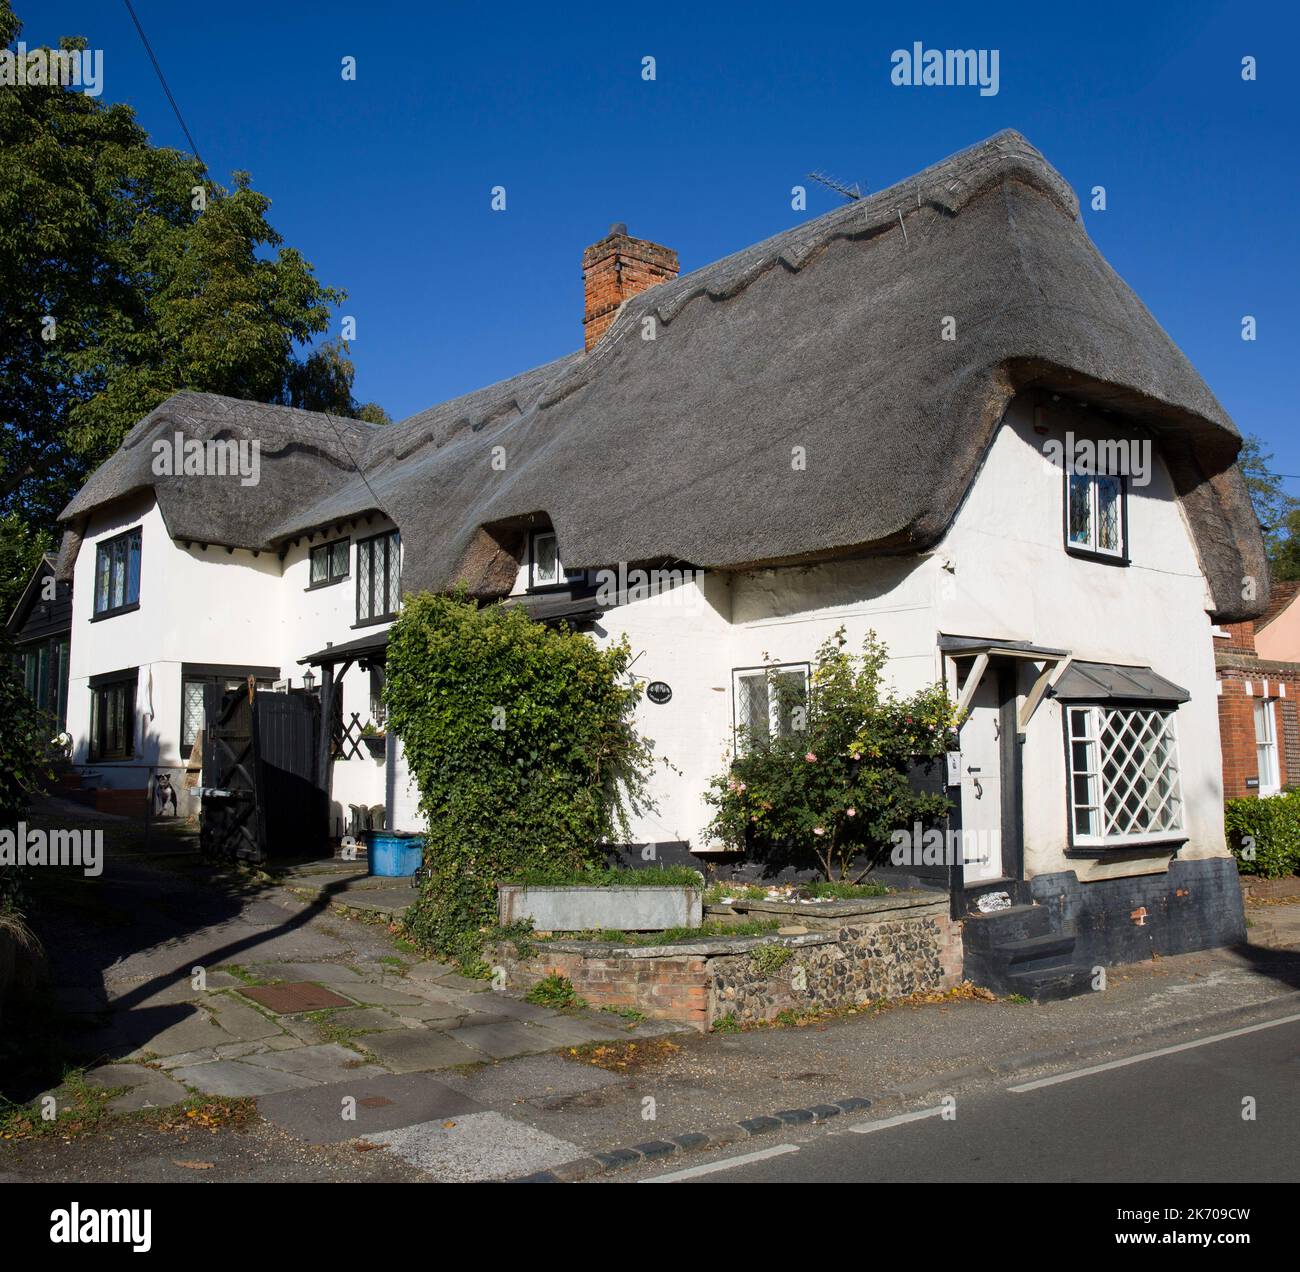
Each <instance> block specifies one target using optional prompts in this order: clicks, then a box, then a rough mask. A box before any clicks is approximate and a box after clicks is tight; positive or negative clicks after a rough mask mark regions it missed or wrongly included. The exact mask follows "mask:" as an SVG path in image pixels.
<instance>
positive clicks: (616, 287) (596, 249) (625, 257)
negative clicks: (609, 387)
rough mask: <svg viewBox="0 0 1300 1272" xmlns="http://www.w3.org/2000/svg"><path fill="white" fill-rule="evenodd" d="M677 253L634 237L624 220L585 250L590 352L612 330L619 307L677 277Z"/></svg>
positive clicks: (585, 325)
mask: <svg viewBox="0 0 1300 1272" xmlns="http://www.w3.org/2000/svg"><path fill="white" fill-rule="evenodd" d="M677 273H678V264H677V253H676V252H674V251H672V250H671V249H670V248H667V247H660V246H659V244H658V243H651V242H649V241H647V240H646V239H637V238H631V237H629V235H628V232H627V226H626V225H624V224H623V223H622V222H621V221H620V222H619V223H618V224H617V225H611V226H610V227H609V233H608V234H606V235H605V237H604V238H603V239H601V240H600V242H599V243H593V244H592V245H591V246H590V247H589V248H587V250H586V251H585V252H583V254H582V283H583V289H584V291H585V294H586V312H584V314H583V315H582V329H583V334H584V336H585V337H586V348H587V350H588V352H590V350H591V349H592V348H593V347H594V346H595V345H596V344H597V343H598V342H599V340H600V338H601V336H603V335H604V334H605V332H606V331H608V330H609V327H610V324H611V323H612V322H613V321H614V318H615V316H616V315H617V314H618V307H619V306H620V305H621V304H622V303H623V302H624V301H625V300H629V299H631V297H633V296H636V295H639V294H640V293H641V292H643V291H645V290H646V289H647V288H649V287H653V286H654V285H655V284H656V283H666V282H671V281H672V280H673V279H674V278H676V277H677Z"/></svg>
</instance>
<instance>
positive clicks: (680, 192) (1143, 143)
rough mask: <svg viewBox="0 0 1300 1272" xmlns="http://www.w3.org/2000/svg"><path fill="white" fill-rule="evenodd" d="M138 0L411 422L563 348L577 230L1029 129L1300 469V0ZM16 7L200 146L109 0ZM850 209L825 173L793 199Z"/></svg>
mask: <svg viewBox="0 0 1300 1272" xmlns="http://www.w3.org/2000/svg"><path fill="white" fill-rule="evenodd" d="M134 3H135V6H136V11H137V13H138V14H139V16H140V19H141V21H142V23H143V24H144V27H145V31H146V33H147V34H148V35H149V37H150V40H151V42H152V44H153V47H154V51H155V53H156V54H157V56H158V58H159V61H160V62H161V65H162V68H163V71H164V73H165V74H166V75H167V77H168V80H169V82H170V84H171V87H172V90H173V92H174V94H175V95H176V98H177V100H178V102H179V104H180V107H181V111H182V113H183V114H184V116H185V119H186V121H187V123H188V124H189V127H190V130H191V132H192V133H193V135H194V139H195V141H196V142H197V144H198V147H199V149H200V151H201V152H202V154H203V157H204V159H205V160H206V161H207V163H208V165H209V167H210V168H211V170H212V172H213V174H214V175H215V177H216V178H217V179H218V180H220V181H222V182H223V183H225V184H229V180H230V172H231V171H232V170H233V169H236V168H243V169H247V170H248V171H250V172H251V173H252V176H253V184H254V186H255V187H256V188H257V189H258V190H261V191H262V192H263V193H265V194H267V195H268V196H269V197H270V198H271V199H272V201H273V206H272V211H271V219H272V222H273V224H274V225H275V226H276V227H277V229H278V230H279V231H280V232H281V233H282V234H283V235H284V236H285V239H286V241H287V242H288V243H290V244H292V245H293V246H295V247H297V248H298V249H300V250H301V251H302V252H303V254H304V255H305V256H306V257H307V259H308V260H310V261H311V262H312V263H313V264H314V265H315V267H316V270H317V273H318V275H319V276H320V278H321V279H322V280H323V281H324V282H326V283H329V284H332V285H335V286H339V287H343V288H345V289H346V290H347V292H348V293H349V299H348V300H347V302H346V303H345V304H344V305H343V307H342V309H341V311H340V312H341V313H348V314H352V315H354V316H355V317H356V319H357V322H358V337H357V340H356V341H355V343H354V344H353V356H354V358H355V361H356V364H357V368H358V375H357V385H356V391H357V395H358V397H360V398H361V399H363V400H366V399H374V400H376V401H379V402H380V403H382V404H383V405H384V406H385V407H386V408H387V409H388V411H389V412H390V413H391V414H392V415H393V416H394V418H401V417H402V416H404V415H407V414H409V413H411V412H413V411H416V410H419V409H421V408H422V407H425V406H428V405H430V404H432V403H434V402H437V401H441V400H443V399H445V398H447V397H451V396H454V395H456V394H458V393H461V392H465V391H467V390H470V389H473V388H477V387H479V386H481V385H484V384H487V383H490V382H491V381H493V380H497V379H501V378H503V377H505V376H508V375H510V374H513V373H515V372H517V371H521V370H523V369H525V368H528V367H531V366H535V365H536V364H538V363H541V362H545V361H547V360H549V359H551V358H554V357H558V356H560V355H561V354H564V353H567V352H569V351H571V350H572V349H574V348H576V347H578V346H579V345H580V343H581V328H580V319H581V308H582V287H581V280H580V267H579V258H580V254H581V250H582V248H583V247H584V246H585V245H586V244H588V243H590V242H593V241H594V240H595V239H597V238H599V237H600V236H601V235H602V234H603V233H604V232H605V231H606V229H607V228H608V226H609V224H610V223H611V222H612V221H615V220H621V221H626V222H627V224H628V227H629V230H630V231H631V232H632V233H633V234H635V235H638V236H641V237H644V238H650V239H654V240H656V241H658V242H661V243H665V244H667V245H669V246H671V247H673V248H675V249H676V250H677V251H678V253H679V254H680V257H681V262H682V268H683V269H684V270H689V269H693V268H695V267H697V266H700V265H703V264H706V263H708V262H709V261H712V260H715V259H717V258H718V257H720V256H723V255H726V254H727V253H729V252H732V251H735V250H737V249H739V248H741V247H744V246H745V245H747V244H749V243H751V242H754V241H756V240H758V239H760V238H763V237H766V236H767V235H769V234H772V233H775V232H777V231H779V230H781V229H784V228H786V227H788V226H790V225H792V224H794V223H795V222H797V221H798V220H801V219H803V216H801V215H800V214H797V213H795V212H793V211H792V210H791V208H790V188H791V186H792V185H794V184H796V183H801V182H802V181H803V178H804V174H805V173H807V172H808V171H809V170H810V169H823V170H826V171H828V172H830V173H832V174H834V175H836V176H839V177H841V178H843V179H845V180H848V181H855V180H856V181H858V182H860V183H861V184H862V186H863V188H864V189H866V190H877V189H880V188H881V187H883V186H885V185H888V184H890V183H892V182H894V181H896V180H899V179H901V178H903V177H906V176H908V175H910V174H911V173H913V172H916V171H917V170H919V169H920V168H922V167H925V166H926V165H927V164H930V163H932V162H934V161H935V160H937V159H940V158H942V157H943V156H945V155H947V154H950V153H951V152H953V151H954V150H958V149H960V148H962V147H964V146H967V145H970V144H971V143H973V142H976V141H979V140H980V139H982V138H984V137H987V136H989V135H990V134H992V133H994V132H996V131H998V130H999V129H1001V128H1007V127H1013V128H1017V129H1019V130H1020V131H1021V132H1023V133H1024V134H1025V135H1026V136H1027V137H1028V138H1029V140H1030V141H1031V142H1033V143H1034V144H1035V145H1036V146H1037V147H1038V148H1039V149H1040V150H1042V151H1043V153H1044V154H1045V155H1046V156H1047V158H1048V160H1049V161H1050V162H1052V163H1053V164H1054V165H1055V166H1056V167H1057V168H1058V169H1059V170H1060V171H1061V173H1062V174H1063V175H1064V176H1065V178H1066V179H1067V180H1068V181H1069V182H1070V183H1071V184H1072V185H1073V186H1074V188H1075V190H1076V191H1077V192H1078V193H1079V195H1080V199H1081V202H1084V203H1085V205H1086V202H1087V195H1088V191H1090V190H1091V188H1092V187H1093V186H1094V185H1104V186H1105V187H1106V190H1107V194H1108V201H1109V208H1108V210H1107V211H1105V212H1102V213H1097V212H1091V211H1088V212H1086V213H1085V217H1086V224H1087V227H1088V230H1089V233H1090V234H1091V235H1092V237H1093V239H1094V240H1095V241H1096V243H1097V244H1098V246H1099V247H1100V248H1101V250H1102V252H1103V253H1104V254H1105V255H1106V256H1107V258H1108V259H1109V260H1110V262H1111V264H1112V265H1113V266H1114V267H1115V268H1116V269H1117V270H1118V271H1119V273H1120V274H1121V275H1122V276H1123V277H1124V278H1125V279H1126V280H1127V281H1128V282H1129V284H1130V285H1131V286H1132V287H1133V288H1134V289H1135V290H1136V291H1137V293H1138V294H1139V295H1140V296H1141V297H1142V298H1143V300H1144V301H1145V302H1146V304H1147V305H1148V306H1149V307H1150V309H1151V310H1152V312H1153V313H1154V314H1155V316H1156V317H1157V319H1159V321H1160V322H1161V323H1163V325H1164V326H1165V328H1166V329H1167V330H1168V331H1169V333H1170V334H1171V335H1172V336H1173V338H1174V339H1175V340H1176V341H1177V342H1178V343H1179V344H1180V345H1181V346H1182V348H1183V350H1184V351H1185V352H1186V353H1187V355H1188V356H1189V357H1190V359H1191V360H1192V362H1193V363H1194V364H1195V365H1196V367H1197V368H1198V369H1199V370H1200V372H1201V374H1202V375H1203V376H1204V377H1205V379H1206V380H1207V381H1208V383H1209V384H1210V386H1211V388H1213V390H1214V391H1215V392H1216V393H1217V394H1218V396H1219V398H1220V400H1221V401H1222V402H1223V403H1224V405H1225V406H1226V407H1227V409H1228V411H1229V412H1230V413H1231V415H1232V416H1233V418H1234V419H1235V420H1236V421H1237V424H1238V426H1239V427H1240V428H1241V429H1242V431H1243V432H1254V433H1258V434H1260V435H1261V436H1262V437H1263V438H1264V439H1265V442H1266V443H1267V445H1268V446H1269V447H1270V448H1271V449H1272V450H1273V451H1274V453H1275V455H1276V462H1277V466H1278V467H1279V468H1281V469H1282V470H1283V471H1285V472H1288V473H1300V436H1298V435H1297V429H1296V427H1295V421H1296V408H1295V395H1294V391H1293V390H1292V389H1291V385H1290V380H1291V377H1289V376H1286V375H1284V371H1285V370H1291V369H1292V368H1293V367H1294V365H1295V364H1296V361H1297V349H1296V334H1295V327H1294V306H1295V304H1296V299H1297V290H1296V284H1297V264H1298V260H1300V253H1297V219H1298V218H1297V208H1300V197H1298V196H1300V190H1298V189H1297V186H1298V185H1300V176H1298V165H1297V142H1296V137H1297V131H1298V125H1300V112H1297V109H1296V93H1297V75H1296V71H1295V67H1294V62H1293V59H1294V50H1295V48H1296V47H1297V38H1298V37H1300V20H1297V18H1296V16H1295V14H1296V6H1295V5H1294V4H1283V3H1243V2H1242V0H1233V2H1231V3H1205V2H1192V3H1165V4H1148V3H1135V2H1133V0H1129V2H1127V3H1123V4H1112V3H1090V4H1087V5H1052V4H1043V3H1041V0H1039V2H1038V3H1015V4H1001V5H997V4H981V5H976V4H969V3H967V4H956V3H952V4H929V5H926V6H916V5H910V4H896V5H883V4H869V5H866V4H862V3H860V2H858V3H853V4H843V5H838V4H837V5H829V4H827V5H809V4H794V5H792V4H789V3H786V4H764V3H744V4H727V3H713V4H702V3H698V2H697V3H694V4H689V5H677V4H670V3H661V4H654V5H646V4H638V3H627V4H602V5H590V6H586V5H575V4H567V3H566V4H558V5H557V4H545V3H530V4H516V3H512V2H511V0H504V2H500V3H491V4H464V3H449V4H448V3H443V4H438V3H431V4H426V3H415V2H412V3H399V2H397V0H369V2H368V3H356V0H346V2H345V0H311V2H310V3H307V2H306V0H257V2H256V3H254V2H253V0H220V3H218V4H193V3H178V2H177V0H134ZM14 6H15V8H16V10H17V12H18V14H19V16H20V17H21V18H22V19H23V20H24V22H25V24H26V25H25V31H24V38H25V39H26V40H28V42H29V43H38V42H53V41H54V40H56V39H57V37H58V36H60V35H65V34H69V35H70V34H80V35H85V36H87V37H88V38H89V39H90V42H91V45H92V47H95V48H102V49H103V50H104V58H105V81H106V84H105V92H104V100H113V101H124V102H127V103H129V104H130V105H131V106H133V107H134V108H135V110H136V112H137V114H138V116H139V118H140V120H141V121H142V123H143V124H144V125H145V127H147V128H148V129H149V131H150V133H151V134H152V135H153V137H154V139H155V141H157V142H158V143H160V144H165V145H173V146H178V147H182V148H185V147H186V143H185V139H184V137H183V135H182V133H181V131H180V128H179V126H178V125H177V123H176V120H175V118H174V117H173V115H172V112H171V109H170V107H169V106H168V104H167V101H166V98H165V97H164V95H163V92H162V89H161V88H160V86H159V84H158V82H157V80H156V78H155V76H154V72H153V70H152V68H151V66H150V65H149V62H148V60H147V58H146V56H145V53H144V51H143V48H142V47H141V45H140V41H139V39H138V37H137V35H136V32H135V30H134V28H133V27H132V25H131V22H130V19H129V17H128V15H127V12H126V10H125V7H124V6H123V4H122V3H121V0H14ZM915 40H921V41H923V42H924V44H925V46H926V47H927V48H941V49H942V48H984V49H997V50H999V57H1000V71H1001V83H1000V91H999V92H998V94H997V95H996V96H988V97H983V96H980V95H979V93H978V91H977V90H976V89H972V88H956V87H953V88H902V87H895V86H893V85H892V84H891V83H890V79H889V72H890V53H891V52H892V51H893V50H894V49H896V48H900V47H909V48H910V47H911V45H912V43H913V41H915ZM1247 54H1250V55H1253V56H1255V57H1256V58H1257V59H1258V65H1259V72H1258V73H1259V78H1258V80H1257V82H1255V83H1244V82H1243V81H1242V79H1241V71H1240V63H1241V58H1242V57H1243V56H1244V55H1247ZM345 55H351V56H353V57H355V58H356V59H357V64H358V76H357V80H356V82H355V83H347V82H344V81H343V79H342V78H341V75H340V65H341V59H342V58H343V57H344V56H345ZM647 55H650V56H653V57H655V58H656V59H657V78H656V80H655V81H654V82H652V83H647V82H645V81H644V80H643V79H642V78H641V59H642V58H643V57H644V56H647ZM1289 59H1290V60H1289ZM494 185H503V186H505V187H506V189H507V197H508V210H507V211H506V212H504V213H494V212H492V211H491V209H490V206H489V191H490V189H491V187H492V186H494ZM836 202H837V200H836V198H835V196H833V195H831V194H830V193H829V192H825V191H817V190H816V189H815V188H813V189H810V196H809V210H808V213H807V214H806V215H813V214H815V213H818V212H822V211H826V210H828V209H829V208H830V207H832V206H834V205H835V203H836ZM1244 314H1252V315H1254V316H1255V318H1256V319H1257V320H1258V324H1259V338H1258V340H1257V341H1256V342H1254V343H1253V344H1252V343H1247V342H1244V341H1243V340H1242V339H1241V318H1242V316H1243V315H1244ZM1288 315H1291V316H1290V317H1289V316H1288ZM335 334H337V322H336V325H335ZM1287 488H1288V489H1289V490H1290V491H1291V492H1292V493H1294V494H1297V495H1300V480H1296V481H1290V482H1288V483H1287Z"/></svg>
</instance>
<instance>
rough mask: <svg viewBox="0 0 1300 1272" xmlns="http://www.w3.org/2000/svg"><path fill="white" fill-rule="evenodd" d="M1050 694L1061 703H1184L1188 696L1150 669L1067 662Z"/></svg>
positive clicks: (1185, 691) (1178, 687) (1184, 691)
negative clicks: (1068, 663) (1067, 664)
mask: <svg viewBox="0 0 1300 1272" xmlns="http://www.w3.org/2000/svg"><path fill="white" fill-rule="evenodd" d="M1051 692H1052V697H1053V698H1060V699H1061V700H1062V701H1065V702H1149V703H1157V702H1187V701H1189V700H1190V699H1191V696H1192V695H1191V694H1190V693H1188V692H1187V690H1186V689H1184V688H1183V687H1182V686H1181V685H1176V684H1174V682H1173V681H1172V680H1166V679H1165V678H1164V677H1163V676H1159V675H1157V674H1156V673H1155V672H1154V671H1152V670H1151V668H1150V667H1121V666H1119V665H1117V664H1116V663H1095V662H1071V663H1070V666H1069V667H1068V668H1067V670H1066V671H1065V673H1064V674H1063V675H1062V676H1060V677H1059V679H1058V680H1057V681H1056V683H1055V684H1054V685H1053V686H1052V691H1051Z"/></svg>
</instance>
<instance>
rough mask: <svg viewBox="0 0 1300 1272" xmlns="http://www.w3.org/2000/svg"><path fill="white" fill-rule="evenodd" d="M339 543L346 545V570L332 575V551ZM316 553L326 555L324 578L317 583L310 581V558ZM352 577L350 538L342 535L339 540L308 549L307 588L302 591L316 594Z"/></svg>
mask: <svg viewBox="0 0 1300 1272" xmlns="http://www.w3.org/2000/svg"><path fill="white" fill-rule="evenodd" d="M340 543H346V544H347V545H348V546H347V558H346V560H347V569H345V570H344V571H343V573H342V574H335V573H334V549H335V548H336V547H338V545H339V544H340ZM317 552H324V553H327V556H326V558H325V577H324V578H323V579H322V580H321V581H320V582H319V583H313V582H312V581H311V576H312V558H313V557H314V556H315V555H316V553H317ZM351 577H352V536H351V535H344V536H343V537H342V538H339V539H329V540H327V541H326V542H325V543H318V544H316V546H315V547H309V548H308V550H307V586H306V587H305V588H304V589H303V590H304V591H306V592H316V591H319V590H320V589H321V588H323V587H333V586H334V585H335V584H336V583H343V582H345V581H346V580H347V579H350V578H351Z"/></svg>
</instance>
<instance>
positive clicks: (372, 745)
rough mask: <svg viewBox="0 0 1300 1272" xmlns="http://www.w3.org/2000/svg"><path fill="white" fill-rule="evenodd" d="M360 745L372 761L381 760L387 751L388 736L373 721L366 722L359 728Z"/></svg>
mask: <svg viewBox="0 0 1300 1272" xmlns="http://www.w3.org/2000/svg"><path fill="white" fill-rule="evenodd" d="M361 744H362V746H364V747H365V748H366V750H367V751H369V752H370V754H371V757H372V758H373V759H376V760H377V759H381V758H382V757H383V756H384V755H385V754H386V753H387V751H388V734H387V733H385V732H384V731H383V729H381V728H380V727H379V726H378V725H377V724H376V723H375V722H374V721H373V720H367V721H366V722H365V724H363V725H362V726H361Z"/></svg>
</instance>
